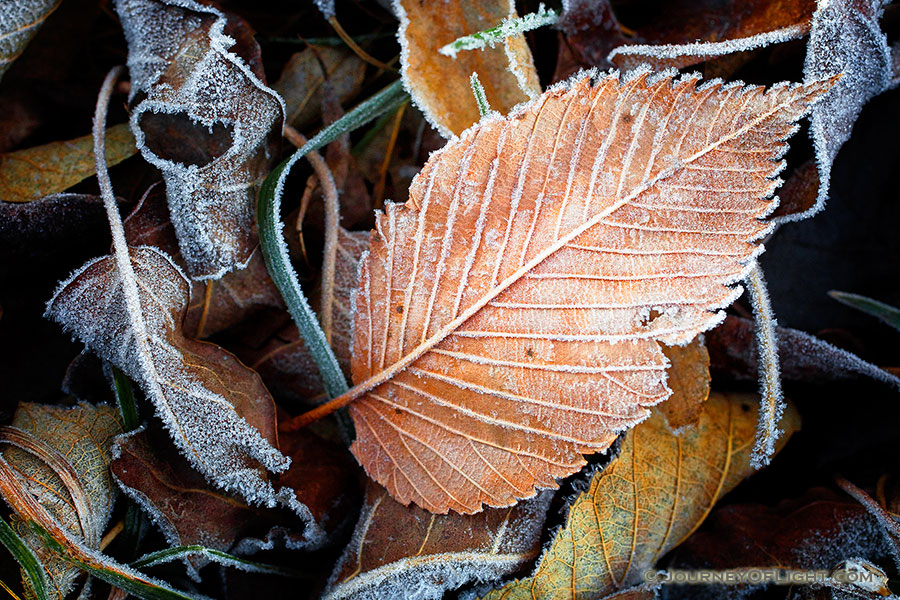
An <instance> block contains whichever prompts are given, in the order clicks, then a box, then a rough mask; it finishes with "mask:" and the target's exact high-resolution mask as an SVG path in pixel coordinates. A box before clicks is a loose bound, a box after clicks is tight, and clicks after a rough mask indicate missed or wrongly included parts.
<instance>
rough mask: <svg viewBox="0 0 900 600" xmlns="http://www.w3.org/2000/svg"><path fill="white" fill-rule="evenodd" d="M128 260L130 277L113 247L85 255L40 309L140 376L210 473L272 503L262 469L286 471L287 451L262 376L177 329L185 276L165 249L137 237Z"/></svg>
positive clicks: (192, 457) (198, 464)
mask: <svg viewBox="0 0 900 600" xmlns="http://www.w3.org/2000/svg"><path fill="white" fill-rule="evenodd" d="M130 262H131V265H132V268H133V269H134V276H135V279H134V280H130V278H129V277H126V276H125V275H123V274H122V272H121V271H122V270H121V269H120V267H119V265H118V263H117V259H116V257H114V256H105V257H101V258H97V259H94V260H92V261H89V262H88V263H87V264H85V265H84V266H83V267H81V268H80V269H79V270H78V271H76V272H75V273H73V274H72V275H71V276H70V277H69V279H67V280H66V281H64V282H62V283H61V284H60V287H59V288H58V289H57V291H56V294H54V296H53V298H52V299H51V300H50V302H48V304H47V315H48V316H49V317H51V318H52V319H54V320H55V321H57V322H58V323H60V324H61V325H62V326H63V327H64V328H66V329H67V330H69V331H71V332H72V333H73V334H74V335H75V336H76V337H78V338H79V339H80V340H81V341H82V342H84V344H85V345H86V346H87V347H88V348H89V349H90V350H91V351H93V352H94V353H96V354H97V355H98V356H100V357H101V358H103V359H104V360H107V361H109V362H110V363H112V364H113V365H115V366H116V367H118V368H119V369H121V370H122V371H123V372H124V373H126V374H127V375H128V376H129V377H131V379H132V380H134V381H136V382H137V383H138V384H139V385H140V387H141V389H142V390H143V391H144V394H145V395H146V396H147V398H148V399H150V400H151V401H152V402H153V404H154V406H155V407H156V413H157V415H158V416H159V418H160V419H161V420H162V422H163V424H164V425H165V426H166V427H167V428H168V430H169V433H170V434H171V436H172V439H173V440H174V441H175V444H176V446H177V447H178V448H179V449H180V450H181V452H182V453H183V454H184V455H185V456H186V457H187V458H188V460H189V461H190V462H191V464H192V465H193V466H194V467H195V468H196V469H198V470H199V471H200V472H201V473H203V475H204V476H205V477H206V478H207V479H208V480H209V481H211V482H213V483H215V484H216V485H218V486H220V487H222V488H224V489H226V490H230V491H234V492H237V493H239V494H241V495H242V496H244V497H245V498H247V499H248V500H250V501H251V502H255V503H261V504H267V505H274V503H275V491H274V489H273V487H272V485H271V483H269V482H268V481H267V480H266V475H265V470H266V469H268V470H271V471H274V472H279V471H284V470H285V469H287V467H288V464H289V461H288V459H286V458H285V457H284V456H282V455H281V454H280V453H279V452H278V450H277V447H278V441H277V440H278V438H277V433H276V430H275V407H274V403H273V401H272V398H271V396H270V395H269V393H268V391H267V390H266V388H265V386H264V385H263V383H262V380H261V379H260V378H259V376H258V375H257V374H256V373H254V372H253V371H251V370H250V369H248V368H247V367H245V366H244V365H243V364H241V363H240V362H239V361H238V360H237V359H236V358H235V357H234V356H232V355H231V354H229V353H228V352H226V351H225V350H223V349H222V348H220V347H219V346H216V345H214V344H209V343H206V342H199V341H197V340H193V339H190V338H187V337H185V336H184V333H183V331H182V330H181V323H182V319H183V317H184V311H185V309H186V308H187V304H188V299H189V292H190V284H189V282H188V280H187V279H186V278H185V276H184V275H183V274H182V272H181V271H180V270H179V269H178V267H177V266H175V264H174V263H172V261H171V259H170V258H169V257H168V256H166V255H165V254H163V253H161V252H160V251H159V250H157V249H156V248H153V247H152V246H142V247H139V248H131V249H130ZM134 304H136V305H137V307H138V310H139V316H138V317H135V316H134V313H135V312H136V311H134V310H133V309H132V308H130V307H131V306H133V305H134Z"/></svg>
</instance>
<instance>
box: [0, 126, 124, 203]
mask: <svg viewBox="0 0 900 600" xmlns="http://www.w3.org/2000/svg"><path fill="white" fill-rule="evenodd" d="M136 152H137V148H136V147H135V145H134V136H133V135H132V134H131V130H129V129H128V125H127V124H124V123H123V124H122V125H116V126H114V127H110V128H109V129H107V130H106V164H107V165H108V166H110V167H111V166H113V165H117V164H119V163H120V162H122V161H123V160H125V159H126V158H128V157H129V156H131V155H133V154H135V153H136ZM94 172H95V171H94V151H93V141H92V138H91V136H89V135H86V136H84V137H80V138H75V139H74V140H69V141H66V142H51V143H49V144H45V145H43V146H35V147H34V148H27V149H25V150H19V151H17V152H10V153H9V154H0V201H3V202H31V201H32V200H38V199H40V198H43V197H44V196H49V195H50V194H56V193H59V192H62V191H63V190H66V189H68V188H70V187H72V186H73V185H75V184H76V183H78V182H80V181H82V180H84V179H87V178H88V177H91V176H92V175H93V174H94Z"/></svg>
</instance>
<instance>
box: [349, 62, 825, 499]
mask: <svg viewBox="0 0 900 600" xmlns="http://www.w3.org/2000/svg"><path fill="white" fill-rule="evenodd" d="M831 84H832V80H824V81H820V82H816V83H812V84H808V85H805V86H796V85H788V84H781V85H777V86H775V87H773V88H771V89H770V90H768V91H765V90H764V89H763V88H761V87H756V86H743V85H742V84H728V85H724V84H722V83H720V82H712V83H709V84H706V85H703V86H700V85H698V79H697V78H695V77H686V78H682V79H677V80H673V79H672V77H671V75H668V76H656V77H651V76H649V75H648V74H647V73H642V74H638V75H636V76H634V77H632V78H631V79H629V80H627V81H621V80H620V79H619V78H618V77H617V76H603V77H602V78H601V79H599V81H595V82H592V80H591V77H590V76H589V75H586V74H582V75H580V76H577V77H576V78H575V79H573V80H571V81H570V82H569V83H568V84H567V85H566V86H561V87H556V88H554V89H551V90H549V91H548V92H546V93H544V94H543V95H542V96H541V97H540V98H538V99H537V100H536V101H535V102H532V103H530V104H528V105H525V106H523V107H520V108H519V109H517V110H515V111H514V112H513V113H512V114H510V115H509V116H508V117H506V118H495V119H489V120H486V121H482V122H481V123H479V124H478V125H476V126H474V127H472V128H470V129H468V130H467V131H466V132H465V133H463V134H462V135H461V136H460V138H459V139H458V140H455V141H451V142H450V143H448V144H447V146H446V147H445V148H444V149H442V150H441V151H439V152H437V153H435V154H433V155H432V156H431V159H430V160H429V161H428V163H427V164H426V165H425V167H424V168H423V170H422V172H421V173H419V175H418V176H417V177H416V179H415V180H414V181H413V184H412V186H411V188H410V200H409V202H407V203H406V204H405V205H402V206H401V205H397V204H388V205H387V207H386V210H385V213H384V214H382V215H379V217H378V220H377V224H376V229H375V231H374V232H373V233H372V237H371V243H370V254H369V255H368V256H367V257H366V258H365V260H364V261H363V264H362V267H361V271H360V284H359V289H358V293H357V300H356V315H355V324H354V352H353V359H352V374H353V381H354V382H355V383H356V384H357V385H356V387H354V388H353V389H352V390H351V391H350V392H348V394H346V395H345V396H343V397H341V398H339V399H338V400H337V402H346V401H348V400H350V399H354V400H355V401H354V402H352V404H350V414H351V415H352V417H353V420H354V422H355V424H356V430H357V439H356V441H355V442H354V444H353V447H352V450H353V452H354V454H355V455H356V457H357V458H358V459H359V461H360V463H362V465H363V466H364V467H365V469H366V471H367V472H368V474H369V475H370V476H371V477H372V478H373V479H375V480H376V481H378V482H379V483H381V484H382V485H384V486H385V487H386V488H387V489H388V491H389V492H390V493H391V495H392V496H393V497H394V498H396V499H397V500H399V501H400V502H402V503H404V504H408V503H410V502H415V503H416V504H418V505H420V506H422V507H424V508H426V509H428V510H430V511H432V512H437V513H445V512H447V511H448V510H449V509H452V510H455V511H458V512H461V513H472V512H477V511H479V510H481V508H482V505H483V504H486V505H489V506H508V505H511V504H513V503H515V502H516V499H517V498H527V497H530V496H533V495H534V494H535V493H536V488H547V487H555V486H556V485H557V484H556V478H560V477H564V476H566V475H569V474H571V473H573V472H575V471H577V470H578V469H579V468H580V467H581V466H582V465H583V464H584V462H585V460H584V457H583V455H584V454H588V453H593V452H600V451H603V450H605V449H606V448H608V447H609V445H610V444H611V443H612V442H613V440H614V439H615V438H616V435H617V433H618V432H620V431H623V430H625V429H628V428H629V427H632V426H634V425H635V424H636V423H638V422H640V421H642V420H643V419H645V418H646V417H647V416H648V414H649V411H648V407H649V406H652V405H654V404H657V403H659V402H661V401H663V400H665V399H666V398H667V397H668V396H669V393H670V391H669V389H668V387H667V386H666V373H665V370H666V366H667V362H668V361H667V360H666V358H665V356H664V355H663V353H662V351H661V349H660V343H665V344H684V343H687V342H689V341H690V340H691V339H693V338H694V337H695V336H696V335H697V334H698V333H700V332H702V331H704V330H707V329H709V328H711V327H713V326H714V325H716V324H717V323H719V322H720V321H721V320H722V318H723V314H722V313H721V312H719V311H720V309H721V308H723V307H725V306H727V305H728V304H730V303H731V302H732V301H733V300H734V299H735V298H736V297H737V295H739V293H740V288H739V287H736V286H734V285H733V284H734V283H735V282H737V281H739V280H741V279H742V278H743V276H744V273H745V272H746V271H747V269H748V268H749V267H751V266H752V264H753V263H754V260H755V256H756V255H757V254H758V252H759V251H760V250H761V247H760V246H759V245H758V244H756V243H755V240H758V239H759V238H760V237H761V236H762V235H764V234H765V233H766V232H767V231H768V230H769V226H768V225H767V224H766V223H764V222H762V221H761V220H760V218H762V217H764V216H765V215H766V214H768V213H769V212H770V211H771V210H772V209H773V208H774V206H775V204H776V200H775V199H774V198H772V193H773V192H774V191H775V189H776V187H777V186H778V184H779V183H780V181H778V180H777V179H776V178H775V176H776V175H777V173H778V172H779V171H780V170H781V169H782V167H783V161H781V160H779V159H780V157H781V156H782V155H783V154H784V152H785V150H786V144H785V143H784V140H785V139H786V138H787V137H788V136H790V135H791V134H792V133H793V132H794V131H795V129H796V126H795V122H796V121H797V120H798V119H799V118H800V117H801V116H803V114H805V112H806V111H807V109H808V106H809V104H810V102H812V101H813V100H814V99H815V98H817V97H818V96H820V95H821V94H822V93H823V92H824V91H826V90H827V89H828V88H829V87H830V86H831Z"/></svg>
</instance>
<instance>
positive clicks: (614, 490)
mask: <svg viewBox="0 0 900 600" xmlns="http://www.w3.org/2000/svg"><path fill="white" fill-rule="evenodd" d="M757 404H758V400H757V398H756V397H755V396H748V395H731V396H725V395H722V394H718V393H713V394H712V395H710V397H709V400H708V401H707V402H706V406H705V408H704V410H703V412H702V413H701V415H700V420H699V422H698V423H697V424H696V425H693V426H689V427H686V428H685V429H684V430H683V431H681V432H680V433H678V434H675V433H673V432H672V430H671V429H670V428H669V426H668V425H667V424H666V421H665V418H664V417H663V416H662V414H660V413H659V412H654V415H653V416H652V417H650V419H648V420H647V421H646V422H644V423H641V424H640V425H638V426H637V427H635V428H634V430H632V431H630V432H628V434H627V435H626V436H625V441H624V442H623V444H622V450H621V452H620V454H619V456H618V457H617V458H615V459H614V460H613V461H612V463H610V465H609V466H608V467H606V469H604V470H603V471H600V472H599V473H596V474H594V475H593V477H592V478H591V481H590V486H589V487H588V489H587V491H585V492H582V493H581V494H579V495H578V496H577V497H576V498H575V500H574V501H573V502H572V504H571V506H570V507H569V513H568V516H567V518H566V523H565V525H564V526H563V528H562V529H560V530H559V531H558V532H557V533H556V537H555V538H554V540H553V542H552V543H551V545H550V547H549V548H548V549H547V551H546V552H545V553H544V555H543V556H542V557H541V561H540V563H539V564H538V566H537V568H536V569H535V572H534V574H533V575H532V576H531V577H528V578H525V579H520V580H517V581H513V582H511V583H509V584H507V585H506V586H504V587H503V588H501V589H498V590H495V591H493V592H491V593H490V594H488V595H487V596H485V598H486V600H495V599H500V598H503V599H504V600H518V599H519V598H523V599H524V598H528V599H531V598H571V599H572V600H575V599H576V598H601V597H603V596H605V595H607V594H611V593H613V592H615V591H617V590H620V589H623V588H627V587H630V586H632V585H635V584H636V583H638V582H640V581H641V576H642V574H643V572H644V570H645V569H648V568H651V567H652V566H653V564H654V563H655V562H656V560H657V559H658V558H659V557H661V556H662V555H663V554H665V553H666V552H668V551H669V550H671V549H672V548H674V547H675V546H677V545H678V544H679V543H680V542H681V541H682V540H684V539H685V538H686V537H687V536H689V535H690V534H691V532H693V531H694V530H695V529H696V528H697V527H699V526H700V524H701V523H702V522H703V520H704V519H705V518H706V516H707V515H708V514H709V511H710V510H712V507H713V505H714V504H715V503H716V502H717V501H718V499H719V498H721V497H722V496H723V495H724V494H725V493H727V492H728V491H729V490H731V489H732V488H734V486H736V485H737V484H738V483H740V481H741V480H742V479H743V478H745V477H747V476H748V475H750V474H751V473H752V472H753V471H754V469H753V468H752V467H751V466H750V450H751V448H752V446H753V439H754V437H755V435H756V406H757ZM781 425H782V427H784V429H785V430H786V432H787V433H788V434H790V433H792V432H793V431H795V430H797V429H799V415H798V414H797V412H796V410H795V409H794V408H793V407H790V408H789V409H788V410H787V411H786V412H785V417H784V419H783V420H782V422H781ZM786 441H787V436H784V437H782V438H781V440H780V444H784V443H785V442H786Z"/></svg>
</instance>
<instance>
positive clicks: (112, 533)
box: [99, 521, 125, 552]
mask: <svg viewBox="0 0 900 600" xmlns="http://www.w3.org/2000/svg"><path fill="white" fill-rule="evenodd" d="M124 529H125V521H119V522H118V523H116V524H115V525H113V526H112V528H111V529H110V530H109V531H107V532H106V535H104V536H103V539H101V540H100V547H99V548H100V551H101V552H103V550H105V549H106V547H107V546H109V545H110V544H111V543H112V541H113V540H114V539H116V537H118V535H119V534H120V533H122V531H123V530H124Z"/></svg>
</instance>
